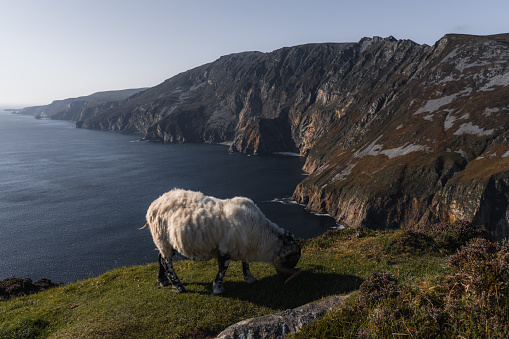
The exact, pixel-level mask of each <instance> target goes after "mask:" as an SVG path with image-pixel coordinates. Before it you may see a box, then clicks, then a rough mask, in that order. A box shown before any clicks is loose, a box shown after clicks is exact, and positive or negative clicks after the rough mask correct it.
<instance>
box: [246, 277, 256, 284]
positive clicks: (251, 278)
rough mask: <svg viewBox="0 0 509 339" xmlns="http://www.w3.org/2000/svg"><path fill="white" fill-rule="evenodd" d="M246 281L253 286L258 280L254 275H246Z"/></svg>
mask: <svg viewBox="0 0 509 339" xmlns="http://www.w3.org/2000/svg"><path fill="white" fill-rule="evenodd" d="M244 280H245V281H246V282H247V283H248V284H253V283H255V282H256V278H255V277H253V276H252V275H246V276H244Z"/></svg>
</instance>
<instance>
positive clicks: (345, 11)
mask: <svg viewBox="0 0 509 339" xmlns="http://www.w3.org/2000/svg"><path fill="white" fill-rule="evenodd" d="M507 13H509V1H507V0H498V1H493V0H483V1H478V0H477V1H471V0H461V1H458V0H440V1H437V0H428V1H423V0H405V1H404V0H384V1H381V0H349V1H343V0H336V1H333V0H313V1H300V0H257V1H245V0H224V1H222V0H216V1H212V0H208V1H194V0H188V1H173V0H139V1H138V0H16V1H8V0H0V105H2V106H12V108H17V107H24V106H32V105H45V104H49V103H51V102H52V101H53V100H60V99H66V98H72V97H78V96H85V95H89V94H92V93H95V92H99V91H108V90H119V89H127V88H140V87H152V86H155V85H158V84H159V83H161V82H163V81H164V80H166V79H168V78H170V77H172V76H174V75H176V74H178V73H181V72H184V71H186V70H189V69H192V68H194V67H197V66H200V65H202V64H205V63H209V62H212V61H214V60H216V59H218V58H219V57H221V56H223V55H228V54H231V53H237V52H244V51H261V52H270V51H273V50H276V49H279V48H282V47H288V46H295V45H300V44H305V43H313V42H356V41H359V40H360V39H361V38H363V37H372V36H381V37H387V36H391V35H392V36H394V37H395V38H397V39H410V40H413V41H415V42H417V43H420V44H428V45H433V44H434V43H435V42H436V41H437V40H439V39H440V38H441V37H443V36H444V35H445V34H447V33H462V34H475V35H489V34H498V33H509V20H508V17H507Z"/></svg>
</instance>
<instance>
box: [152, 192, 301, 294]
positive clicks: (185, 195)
mask: <svg viewBox="0 0 509 339" xmlns="http://www.w3.org/2000/svg"><path fill="white" fill-rule="evenodd" d="M147 224H148V226H149V228H150V232H151V233H152V238H153V240H154V243H155V244H156V246H157V248H158V249H159V273H158V276H157V280H158V281H159V283H160V284H161V286H168V285H169V283H170V281H171V284H172V286H173V288H174V289H175V290H176V291H177V292H185V291H186V290H185V288H184V286H183V285H182V283H181V282H180V280H179V278H178V277H177V275H176V274H175V271H174V269H173V264H172V258H173V255H174V254H175V252H178V253H180V254H182V255H183V256H185V257H187V258H189V259H192V260H210V259H212V258H217V260H218V264H219V272H218V273H217V276H216V278H215V280H214V283H213V284H212V289H213V293H214V294H221V293H223V292H224V287H223V277H224V275H225V273H226V269H227V268H228V265H229V262H230V260H240V261H242V270H243V276H244V279H245V280H246V281H247V282H248V283H253V282H255V281H256V278H255V277H254V276H253V275H252V274H251V272H250V270H249V263H250V262H254V261H257V262H266V263H270V264H273V265H274V267H275V268H276V271H277V272H278V273H285V274H291V276H290V278H288V279H287V280H286V282H288V281H290V280H292V279H293V278H295V277H296V276H297V275H298V274H299V273H300V269H295V268H294V267H295V266H296V265H297V262H298V261H299V258H300V254H301V251H300V246H299V244H298V243H297V242H296V241H295V238H294V236H293V235H292V234H291V233H290V232H288V231H287V230H284V229H282V228H280V227H278V226H277V225H276V224H274V223H273V222H271V221H270V220H269V219H267V218H266V217H265V215H264V214H263V213H262V211H260V209H259V208H258V207H257V206H256V205H255V204H254V203H253V201H252V200H250V199H248V198H243V197H235V198H232V199H218V198H214V197H209V196H205V195H203V194H202V193H200V192H192V191H185V190H181V189H173V190H171V191H169V192H167V193H165V194H163V195H162V196H160V197H159V198H158V199H156V200H155V201H154V202H152V204H151V205H150V207H149V208H148V211H147ZM145 226H146V225H145ZM168 278H169V281H168Z"/></svg>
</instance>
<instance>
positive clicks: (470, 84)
mask: <svg viewBox="0 0 509 339" xmlns="http://www.w3.org/2000/svg"><path fill="white" fill-rule="evenodd" d="M508 60H509V35H507V34H502V35H495V36H470V35H457V34H451V35H446V36H444V37H443V38H442V39H440V40H439V41H437V42H436V43H435V44H434V45H433V46H428V45H421V44H417V43H415V42H413V41H410V40H397V39H395V38H393V37H388V38H380V37H373V38H364V39H362V40H360V41H359V42H357V43H328V44H308V45H302V46H295V47H288V48H282V49H279V50H276V51H274V52H270V53H260V52H245V53H238V54H232V55H228V56H224V57H221V58H220V59H218V60H216V61H214V62H211V63H209V64H206V65H202V66H199V67H196V68H194V69H192V70H189V71H187V72H183V73H181V74H178V75H176V76H174V77H172V78H170V79H168V80H166V81H165V82H163V83H162V84H160V85H158V86H155V87H153V88H150V89H148V90H146V91H144V92H142V93H139V94H138V95H137V96H135V97H133V98H130V99H129V100H128V101H127V102H125V103H123V104H121V105H118V106H116V107H114V108H112V109H109V110H107V111H105V112H103V113H102V114H98V115H95V116H93V117H91V118H89V119H85V120H83V121H80V122H78V123H77V126H78V127H83V128H92V129H105V130H113V131H129V132H141V133H144V134H145V138H146V139H147V140H151V141H161V142H168V143H186V142H199V143H221V142H228V143H230V144H231V146H230V151H235V152H242V153H245V154H269V153H273V152H298V153H300V154H301V155H302V156H303V157H305V159H306V163H305V165H304V169H305V170H306V171H307V172H308V173H309V174H310V175H309V176H308V177H307V178H306V179H305V180H303V181H302V182H301V183H300V184H299V185H298V186H297V188H296V190H295V192H294V194H293V198H294V200H296V201H297V202H299V203H302V204H305V205H306V206H307V207H308V208H309V209H311V210H313V211H315V212H320V213H329V214H330V215H332V216H334V217H336V218H337V219H338V221H339V222H340V223H343V224H345V225H348V226H351V227H357V226H368V227H377V228H393V227H401V226H404V227H413V226H415V225H418V224H420V223H427V222H438V221H441V222H450V221H454V220H457V219H466V220H469V221H472V222H475V223H479V224H485V225H486V226H487V227H488V228H489V229H490V230H491V231H493V232H494V233H495V234H496V235H497V237H498V238H502V237H506V236H508V235H509V210H508V206H509V203H508V201H509V196H508V194H509V193H508V190H507V185H508V180H509V179H508V178H509V146H508V137H509V136H508V131H507V129H508V127H509V114H508V113H509V87H508V86H509V61H508Z"/></svg>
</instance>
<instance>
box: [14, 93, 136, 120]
mask: <svg viewBox="0 0 509 339" xmlns="http://www.w3.org/2000/svg"><path fill="white" fill-rule="evenodd" d="M143 90H145V88H139V89H126V90H120V91H107V92H97V93H94V94H91V95H88V96H84V97H78V98H69V99H64V100H55V101H53V102H52V103H51V104H49V105H44V106H33V107H25V108H23V109H21V110H19V111H17V113H19V114H24V115H33V116H35V117H36V118H49V119H55V120H71V121H82V120H86V119H88V118H91V117H93V116H95V115H98V114H101V113H103V112H105V111H107V110H109V109H112V108H114V107H116V106H119V105H121V104H123V103H125V102H126V101H127V100H128V98H129V97H131V96H133V95H136V94H137V93H139V92H141V91H143Z"/></svg>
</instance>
